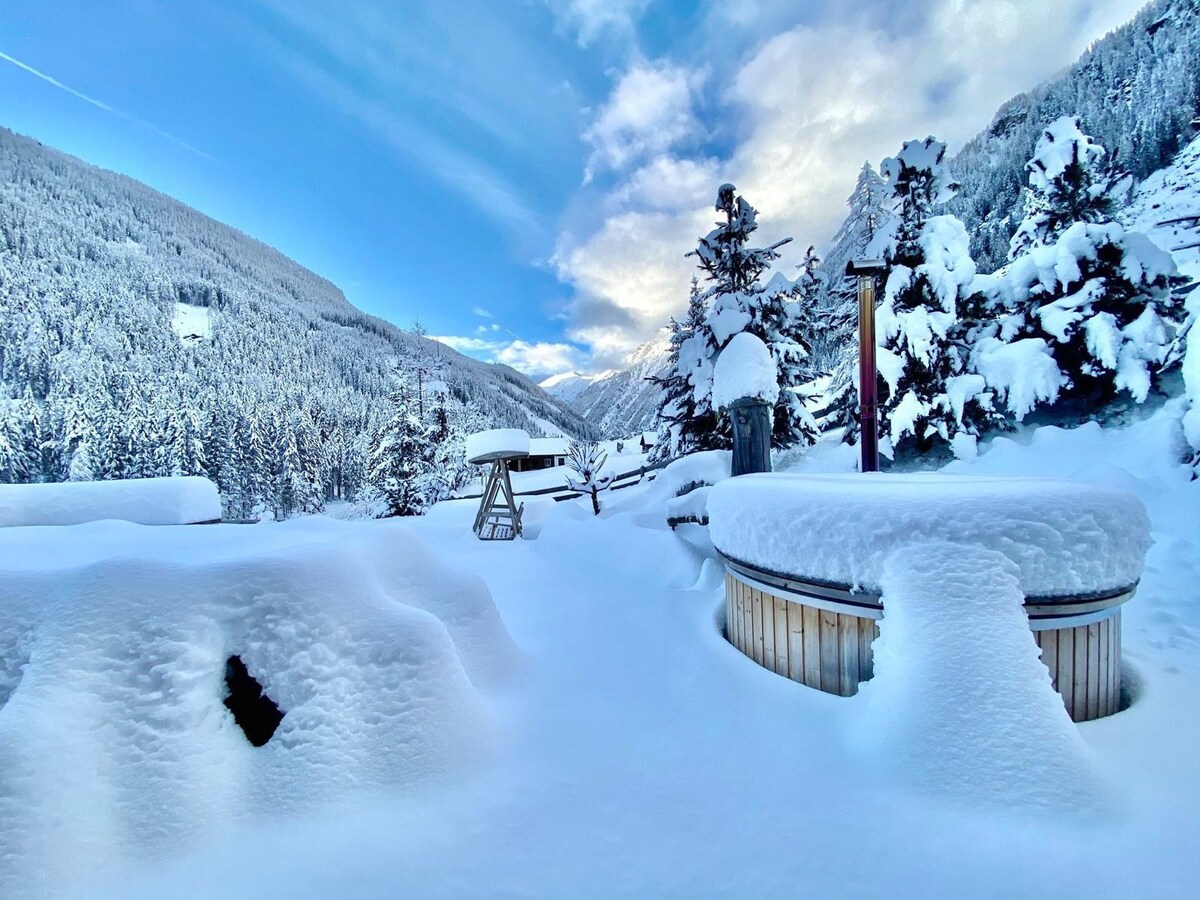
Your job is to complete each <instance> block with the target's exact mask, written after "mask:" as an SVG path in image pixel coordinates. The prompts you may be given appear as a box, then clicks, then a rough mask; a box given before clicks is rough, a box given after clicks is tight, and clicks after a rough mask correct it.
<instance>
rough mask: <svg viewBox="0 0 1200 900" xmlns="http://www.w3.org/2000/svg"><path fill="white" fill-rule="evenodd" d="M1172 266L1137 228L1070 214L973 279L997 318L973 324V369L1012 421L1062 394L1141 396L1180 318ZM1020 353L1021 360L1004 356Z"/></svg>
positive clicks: (1147, 389)
mask: <svg viewBox="0 0 1200 900" xmlns="http://www.w3.org/2000/svg"><path fill="white" fill-rule="evenodd" d="M1175 274H1176V270H1175V264H1174V262H1173V261H1172V260H1171V257H1170V256H1169V255H1168V254H1167V253H1165V252H1163V251H1162V250H1160V249H1159V248H1158V247H1156V246H1155V245H1154V244H1153V243H1151V242H1150V240H1149V239H1148V238H1146V237H1145V236H1144V235H1141V234H1137V233H1133V232H1126V231H1125V229H1124V228H1123V227H1122V226H1121V225H1119V224H1118V223H1116V222H1105V223H1101V224H1089V223H1086V222H1076V223H1075V224H1074V225H1072V226H1070V227H1069V228H1067V229H1066V230H1065V231H1064V232H1063V233H1062V234H1061V236H1060V237H1059V239H1058V240H1057V241H1055V242H1054V243H1052V244H1048V245H1046V246H1042V247H1035V248H1033V249H1032V250H1030V251H1029V252H1028V253H1026V254H1025V255H1024V256H1021V257H1018V258H1017V259H1015V260H1014V261H1013V262H1011V263H1010V264H1009V265H1008V266H1006V267H1005V268H1004V269H1002V270H1000V271H999V272H997V273H996V274H995V275H991V276H984V277H981V278H979V279H977V280H976V283H975V288H976V290H979V291H981V292H982V294H983V296H984V297H985V298H986V301H987V308H988V309H989V311H990V313H991V315H992V316H993V317H994V318H995V321H993V322H990V323H986V324H984V325H983V326H982V328H981V329H980V332H979V336H978V339H977V341H976V344H975V347H974V351H973V355H972V367H973V369H974V371H976V372H978V373H980V374H981V375H982V376H983V377H984V378H985V379H986V380H987V383H988V385H989V386H990V387H992V388H993V389H994V390H996V391H997V392H998V393H999V394H1001V395H1003V396H1005V397H1006V398H1007V405H1008V409H1009V411H1010V412H1011V413H1012V415H1014V416H1015V417H1016V418H1018V419H1020V418H1021V417H1023V416H1024V415H1025V414H1026V413H1028V412H1029V410H1030V409H1032V408H1033V405H1034V403H1037V402H1045V403H1052V402H1054V401H1055V400H1056V399H1058V397H1059V396H1060V395H1062V396H1073V397H1087V398H1089V399H1094V400H1097V401H1104V400H1107V399H1108V398H1110V397H1111V396H1112V395H1114V394H1115V393H1116V392H1118V391H1127V392H1128V393H1129V394H1130V396H1132V397H1133V398H1134V399H1135V400H1137V401H1138V402H1141V401H1143V400H1145V399H1146V396H1147V395H1148V393H1149V392H1150V389H1151V387H1152V386H1153V385H1154V384H1155V383H1156V381H1157V379H1158V376H1159V374H1160V373H1161V371H1162V369H1163V367H1164V365H1165V364H1166V363H1168V361H1169V359H1170V351H1171V348H1172V346H1173V344H1174V343H1175V339H1176V337H1177V335H1178V334H1179V330H1180V327H1181V324H1182V318H1183V309H1182V304H1181V303H1180V301H1179V300H1178V299H1177V298H1175V297H1173V296H1172V294H1171V286H1172V284H1173V282H1174V281H1175ZM1004 345H1007V346H1004ZM1018 348H1019V349H1018ZM1017 357H1020V358H1021V360H1022V365H1021V366H1012V365H1009V364H1008V363H1011V362H1013V361H1015V360H1016V359H1017Z"/></svg>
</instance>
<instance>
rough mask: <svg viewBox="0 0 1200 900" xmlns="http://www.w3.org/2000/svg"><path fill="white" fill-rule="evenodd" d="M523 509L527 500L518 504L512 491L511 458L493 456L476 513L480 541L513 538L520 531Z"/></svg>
mask: <svg viewBox="0 0 1200 900" xmlns="http://www.w3.org/2000/svg"><path fill="white" fill-rule="evenodd" d="M524 510H525V504H521V505H520V506H517V500H516V497H515V496H514V495H513V489H512V479H511V478H509V475H508V460H507V459H496V460H493V461H492V468H491V471H489V472H488V476H487V481H486V482H485V483H484V487H483V500H482V501H480V504H479V512H477V513H476V514H475V528H474V531H475V535H476V536H477V537H478V538H479V539H480V540H481V541H511V540H512V539H513V538H515V537H517V536H518V535H520V533H521V513H522V512H524Z"/></svg>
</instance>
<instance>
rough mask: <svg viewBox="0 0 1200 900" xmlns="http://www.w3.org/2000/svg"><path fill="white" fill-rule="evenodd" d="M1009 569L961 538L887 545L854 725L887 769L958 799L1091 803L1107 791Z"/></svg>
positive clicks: (1014, 804) (1080, 806)
mask: <svg viewBox="0 0 1200 900" xmlns="http://www.w3.org/2000/svg"><path fill="white" fill-rule="evenodd" d="M1018 575H1019V573H1018V571H1017V569H1016V567H1015V566H1014V565H1013V564H1012V563H1011V562H1010V561H1009V560H1008V559H1007V558H1006V557H1005V556H1004V555H1003V554H1001V553H997V552H996V551H995V550H985V549H981V548H979V547H973V546H969V545H966V544H963V543H945V542H941V541H933V542H928V543H922V544H920V545H919V547H917V548H915V549H914V548H913V547H911V546H910V547H906V548H903V549H900V550H897V551H895V552H894V553H893V554H892V555H891V557H890V558H889V559H888V560H887V561H886V562H885V564H884V575H883V593H884V604H885V605H886V607H887V615H886V616H885V617H884V618H883V620H882V621H881V622H880V636H879V639H878V640H876V641H875V645H874V651H875V677H874V678H873V679H872V680H870V681H868V682H865V683H864V684H863V685H862V687H861V689H860V693H861V694H862V700H863V703H864V705H865V708H864V709H863V711H862V719H861V721H860V722H859V723H857V730H858V732H859V734H860V737H861V740H862V745H863V748H864V750H865V751H866V752H867V753H868V754H869V755H870V756H871V757H872V758H873V762H874V764H875V765H876V766H878V767H880V769H881V770H882V771H883V772H885V773H886V774H887V775H888V776H890V777H894V778H896V779H897V780H899V781H901V782H903V783H908V784H911V785H913V786H914V787H919V788H920V789H922V790H923V791H929V792H932V793H936V794H940V795H942V796H945V797H953V798H955V800H956V802H959V803H973V802H977V801H983V802H987V803H991V804H995V805H998V806H1002V807H1003V808H1005V809H1010V810H1011V809H1014V808H1019V807H1026V808H1030V807H1041V808H1047V809H1054V810H1063V811H1085V810H1090V809H1095V808H1096V807H1098V806H1103V805H1104V804H1105V802H1106V799H1107V798H1106V796H1105V795H1106V793H1107V790H1106V788H1105V787H1104V786H1103V782H1102V779H1101V778H1100V777H1099V776H1098V775H1097V773H1096V771H1095V769H1094V766H1093V764H1092V759H1091V754H1090V753H1089V752H1088V750H1087V746H1086V745H1085V744H1084V742H1083V738H1082V737H1081V736H1080V734H1079V729H1078V728H1076V727H1075V725H1074V724H1072V722H1071V720H1070V718H1069V717H1068V716H1067V713H1066V710H1065V709H1064V707H1063V703H1062V699H1061V698H1060V697H1059V696H1058V695H1057V694H1056V693H1055V692H1054V690H1053V688H1052V687H1051V684H1050V674H1049V672H1047V670H1046V667H1045V666H1044V665H1043V664H1042V662H1041V660H1039V659H1038V648H1037V645H1036V644H1035V643H1034V642H1033V641H1032V640H1030V638H1029V622H1028V620H1027V619H1026V617H1025V613H1024V611H1023V610H1022V608H1021V602H1022V596H1021V584H1020V581H1019V578H1018Z"/></svg>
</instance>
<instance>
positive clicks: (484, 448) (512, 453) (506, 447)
mask: <svg viewBox="0 0 1200 900" xmlns="http://www.w3.org/2000/svg"><path fill="white" fill-rule="evenodd" d="M466 445H467V446H466V449H467V462H469V463H471V464H472V465H477V466H478V465H483V464H484V463H489V462H494V461H495V460H497V459H518V458H520V457H522V456H528V455H529V432H528V431H523V430H521V429H520V428H492V429H490V430H488V431H478V432H476V433H475V434H471V435H467V441H466Z"/></svg>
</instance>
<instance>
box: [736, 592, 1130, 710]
mask: <svg viewBox="0 0 1200 900" xmlns="http://www.w3.org/2000/svg"><path fill="white" fill-rule="evenodd" d="M745 577H747V578H748V580H750V581H753V582H755V583H754V584H749V583H747V582H746V581H744V580H743V576H742V575H741V573H740V571H739V572H735V571H731V570H730V569H728V568H727V569H726V572H725V621H726V635H727V637H728V639H729V641H730V643H732V644H733V645H734V646H735V647H737V649H738V650H740V651H741V652H742V653H744V654H745V655H746V656H749V657H750V658H751V659H753V660H754V661H755V662H757V663H758V664H759V665H761V666H763V667H764V668H767V669H770V670H771V671H772V672H775V673H777V674H779V675H782V676H783V677H785V678H790V679H792V680H793V681H798V682H800V683H801V684H805V685H808V686H809V687H812V688H816V689H817V690H821V691H825V692H827V693H831V694H838V695H840V696H843V697H848V696H851V695H852V694H856V693H857V692H858V686H859V684H860V683H861V682H863V681H869V680H870V678H871V676H872V675H873V674H874V671H873V670H874V660H873V652H872V648H871V644H872V643H873V642H874V640H875V638H876V637H878V636H879V623H878V622H877V621H876V619H874V618H871V617H870V615H871V614H870V612H867V614H865V615H861V616H860V615H855V613H856V612H858V611H859V610H860V609H863V606H862V603H861V602H860V600H861V597H862V595H849V594H843V596H844V597H848V598H849V600H843V601H841V602H830V600H829V592H828V591H824V589H823V588H819V586H818V588H817V589H816V593H815V594H814V595H813V596H810V595H809V594H808V593H807V591H808V590H810V589H812V586H810V587H809V588H800V587H798V586H797V583H796V582H794V581H788V582H786V585H787V586H786V588H773V589H772V590H765V589H764V586H763V584H762V583H761V582H759V581H758V579H757V578H749V576H745ZM768 583H771V582H768ZM801 589H803V590H804V591H806V593H804V594H799V593H795V591H797V590H801ZM774 590H778V591H779V593H778V594H777V593H774V592H773V591H774ZM822 591H824V593H822ZM1131 591H1132V589H1131V590H1130V592H1131ZM1124 599H1128V594H1126V595H1125V596H1123V597H1120V598H1117V597H1116V595H1113V597H1111V598H1109V597H1103V598H1100V599H1099V600H1097V599H1095V598H1092V599H1091V600H1087V601H1086V603H1088V604H1090V605H1085V606H1083V607H1077V609H1083V610H1084V611H1085V612H1087V613H1089V615H1088V616H1087V618H1088V619H1095V617H1096V616H1097V615H1101V616H1106V617H1103V618H1099V619H1098V620H1096V621H1086V622H1085V624H1082V625H1078V626H1074V627H1072V626H1070V625H1069V623H1070V621H1071V620H1070V618H1063V619H1054V620H1049V621H1045V620H1038V619H1036V618H1035V619H1032V620H1031V624H1033V623H1037V624H1033V628H1034V629H1035V630H1034V631H1033V637H1034V639H1035V640H1036V642H1037V645H1038V647H1039V648H1040V650H1041V655H1042V662H1043V663H1044V664H1045V665H1046V667H1047V669H1049V671H1050V680H1051V682H1052V683H1053V685H1054V689H1055V690H1056V691H1058V693H1059V694H1060V695H1062V698H1063V703H1064V704H1065V705H1066V708H1067V712H1068V713H1069V714H1070V715H1071V718H1072V719H1074V720H1075V721H1077V722H1083V721H1087V720H1089V719H1096V718H1100V717H1101V716H1108V715H1112V714H1113V713H1114V712H1116V711H1117V710H1118V709H1119V707H1120V695H1121V610H1120V607H1119V603H1120V602H1123V600H1124ZM805 600H811V601H812V602H813V603H815V604H818V605H816V606H810V605H809V604H808V603H806V602H804V601H805ZM1110 600H1111V602H1112V603H1115V604H1118V605H1115V606H1112V608H1111V609H1107V612H1105V609H1106V606H1105V604H1106V603H1108V602H1109V601H1110ZM1030 602H1035V601H1030ZM1036 602H1038V603H1043V601H1036ZM1081 602H1084V601H1081ZM1038 608H1040V609H1043V610H1044V609H1045V607H1044V606H1041V607H1038ZM842 609H849V610H850V611H848V612H842V611H840V610H842ZM1043 614H1044V613H1043ZM1052 614H1053V615H1058V612H1057V608H1056V609H1055V612H1054V613H1052ZM875 615H878V607H876V612H875ZM1031 615H1035V613H1031ZM1056 625H1062V626H1063V627H1055V626H1056Z"/></svg>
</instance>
